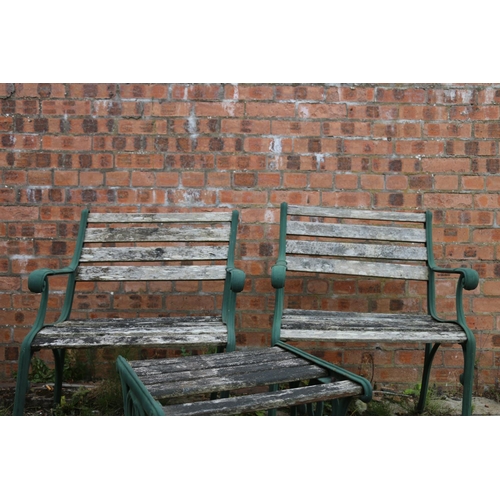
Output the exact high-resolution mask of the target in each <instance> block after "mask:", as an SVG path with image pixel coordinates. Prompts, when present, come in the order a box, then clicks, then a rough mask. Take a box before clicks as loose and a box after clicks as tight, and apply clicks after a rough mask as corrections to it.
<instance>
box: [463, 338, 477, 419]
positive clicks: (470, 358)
mask: <svg viewBox="0 0 500 500" xmlns="http://www.w3.org/2000/svg"><path fill="white" fill-rule="evenodd" d="M462 350H463V352H464V373H463V374H462V376H461V377H460V379H461V380H460V381H461V382H462V384H463V386H464V389H463V395H462V415H463V416H470V415H472V389H473V385H474V363H475V358H476V344H475V341H471V340H469V341H468V342H466V343H465V344H462Z"/></svg>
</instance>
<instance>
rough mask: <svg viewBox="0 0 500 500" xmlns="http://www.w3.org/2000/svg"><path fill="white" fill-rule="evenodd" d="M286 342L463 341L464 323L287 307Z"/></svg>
mask: <svg viewBox="0 0 500 500" xmlns="http://www.w3.org/2000/svg"><path fill="white" fill-rule="evenodd" d="M281 339H282V340H283V341H291V340H297V341H311V342H316V341H339V342H349V341H354V342H364V341H367V342H398V343H401V342H422V343H429V342H439V343H452V344H453V343H462V342H465V341H466V340H467V336H466V334H465V332H464V330H463V329H462V328H461V327H460V325H458V324H455V323H443V322H440V321H437V320H435V319H433V318H432V317H430V316H424V315H419V314H376V313H375V314H374V313H355V312H338V311H315V310H300V309H285V310H284V311H283V317H282V322H281Z"/></svg>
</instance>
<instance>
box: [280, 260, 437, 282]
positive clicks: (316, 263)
mask: <svg viewBox="0 0 500 500" xmlns="http://www.w3.org/2000/svg"><path fill="white" fill-rule="evenodd" d="M286 262H287V269H288V270H289V271H304V272H313V273H331V274H345V275H355V276H376V277H382V278H398V279H411V280H427V279H428V269H427V267H424V266H412V265H408V264H389V263H385V262H369V261H355V260H346V259H342V260H341V259H338V260H336V259H322V258H305V257H287V259H286Z"/></svg>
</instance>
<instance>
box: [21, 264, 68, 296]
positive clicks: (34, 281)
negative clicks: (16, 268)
mask: <svg viewBox="0 0 500 500" xmlns="http://www.w3.org/2000/svg"><path fill="white" fill-rule="evenodd" d="M74 271H75V269H73V268H71V267H63V268H61V269H46V268H43V269H37V270H36V271H33V272H32V273H31V274H30V275H29V276H28V288H29V289H30V291H31V292H34V293H41V292H43V289H44V288H45V282H46V280H47V277H48V276H56V275H64V274H71V273H72V272H74Z"/></svg>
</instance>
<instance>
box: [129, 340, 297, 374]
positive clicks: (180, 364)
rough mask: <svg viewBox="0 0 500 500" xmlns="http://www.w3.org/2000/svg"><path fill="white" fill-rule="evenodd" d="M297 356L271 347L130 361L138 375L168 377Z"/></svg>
mask: <svg viewBox="0 0 500 500" xmlns="http://www.w3.org/2000/svg"><path fill="white" fill-rule="evenodd" d="M293 357H295V355H293V354H291V353H290V352H289V351H286V350H284V349H279V348H277V347H270V348H267V349H245V350H242V351H233V352H226V353H224V355H223V356H221V355H219V354H217V355H214V354H202V355H198V356H183V357H179V358H163V359H146V360H135V361H129V363H130V365H131V366H132V368H133V369H134V371H135V372H136V373H137V375H140V376H144V375H157V374H165V375H166V376H168V377H171V376H174V375H176V374H177V373H178V372H187V371H194V370H199V369H200V367H203V368H205V369H210V368H215V367H219V368H223V367H228V366H242V367H243V366H245V367H246V366H251V365H255V364H262V363H276V362H280V361H283V360H287V359H291V358H293Z"/></svg>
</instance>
